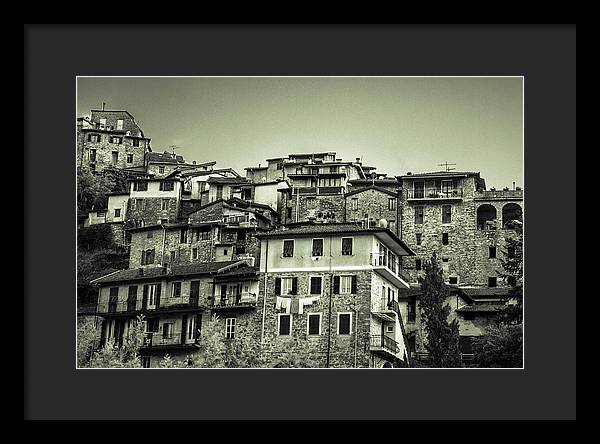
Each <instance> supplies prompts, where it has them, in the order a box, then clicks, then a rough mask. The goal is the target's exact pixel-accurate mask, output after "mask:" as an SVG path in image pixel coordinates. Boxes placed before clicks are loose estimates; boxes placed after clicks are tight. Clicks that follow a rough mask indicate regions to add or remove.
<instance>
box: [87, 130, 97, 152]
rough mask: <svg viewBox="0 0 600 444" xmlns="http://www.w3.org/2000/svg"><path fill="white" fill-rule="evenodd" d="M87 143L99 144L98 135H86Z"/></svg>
mask: <svg viewBox="0 0 600 444" xmlns="http://www.w3.org/2000/svg"><path fill="white" fill-rule="evenodd" d="M87 141H88V142H93V143H98V142H100V134H88V137H87ZM94 151H95V150H94Z"/></svg>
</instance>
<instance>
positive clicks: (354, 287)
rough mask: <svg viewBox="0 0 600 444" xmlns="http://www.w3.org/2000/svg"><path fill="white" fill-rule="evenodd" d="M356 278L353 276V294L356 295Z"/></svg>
mask: <svg viewBox="0 0 600 444" xmlns="http://www.w3.org/2000/svg"><path fill="white" fill-rule="evenodd" d="M356 280H357V279H356V276H352V294H356Z"/></svg>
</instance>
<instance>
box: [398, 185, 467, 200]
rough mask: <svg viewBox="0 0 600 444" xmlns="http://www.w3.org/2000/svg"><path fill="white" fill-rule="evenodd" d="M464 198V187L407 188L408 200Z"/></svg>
mask: <svg viewBox="0 0 600 444" xmlns="http://www.w3.org/2000/svg"><path fill="white" fill-rule="evenodd" d="M462 199H463V189H462V188H449V189H439V188H424V189H416V190H415V189H413V190H406V200H408V201H427V200H434V201H453V200H462Z"/></svg>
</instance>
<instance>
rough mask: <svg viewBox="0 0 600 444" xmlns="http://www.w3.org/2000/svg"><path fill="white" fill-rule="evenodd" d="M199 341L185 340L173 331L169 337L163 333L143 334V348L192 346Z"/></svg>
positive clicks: (179, 333)
mask: <svg viewBox="0 0 600 444" xmlns="http://www.w3.org/2000/svg"><path fill="white" fill-rule="evenodd" d="M198 341H199V339H198V338H197V337H194V339H187V336H186V337H183V338H182V337H181V331H173V332H172V333H171V334H170V335H165V334H164V333H163V332H160V331H159V332H148V333H145V334H144V340H143V343H142V346H143V347H161V346H166V345H193V344H197V343H198Z"/></svg>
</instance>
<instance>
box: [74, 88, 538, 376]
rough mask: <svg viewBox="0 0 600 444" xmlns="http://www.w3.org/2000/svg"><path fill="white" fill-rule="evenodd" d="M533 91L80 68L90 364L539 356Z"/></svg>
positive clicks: (82, 256) (80, 186)
mask: <svg viewBox="0 0 600 444" xmlns="http://www.w3.org/2000/svg"><path fill="white" fill-rule="evenodd" d="M525 83H526V82H525V78H524V77H523V76H497V77H496V76H481V77H479V76H477V77H466V76H465V77H443V76H440V77H404V76H386V77H371V76H365V77H349V76H340V77H300V76H298V77H295V76H291V77H267V76H261V77H238V76H235V77H93V76H78V77H77V79H76V116H75V128H74V139H75V141H74V143H75V146H76V149H75V153H74V154H75V155H74V156H73V164H74V165H75V169H76V180H77V183H76V190H77V191H76V196H75V202H74V205H73V206H74V211H73V215H74V216H75V217H76V233H77V234H76V242H77V246H76V251H77V253H76V254H77V257H76V264H77V265H76V266H77V269H76V273H77V296H76V300H74V301H73V306H74V310H75V311H76V315H77V316H76V321H77V325H76V326H73V327H74V329H75V330H76V350H75V355H76V368H78V369H88V368H100V369H115V368H121V369H129V368H152V369H169V368H171V369H207V368H211V369H212V368H221V369H239V368H256V369H267V368H270V369H286V368H288V369H289V368H306V369H327V368H337V369H369V368H371V369H374V368H376V369H386V368H388V369H389V368H394V369H396V368H397V369H406V370H410V369H462V370H465V371H472V370H477V369H493V368H501V369H523V368H525V367H526V365H525V361H526V358H525V355H526V353H525V350H524V346H523V340H524V338H523V334H524V328H523V326H524V324H525V323H526V318H527V315H526V313H525V310H524V305H525V304H524V291H523V283H524V261H523V256H524V235H523V233H524V209H525V200H524V189H525V187H524V106H525V103H524V87H525ZM532 209H533V207H532Z"/></svg>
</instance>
